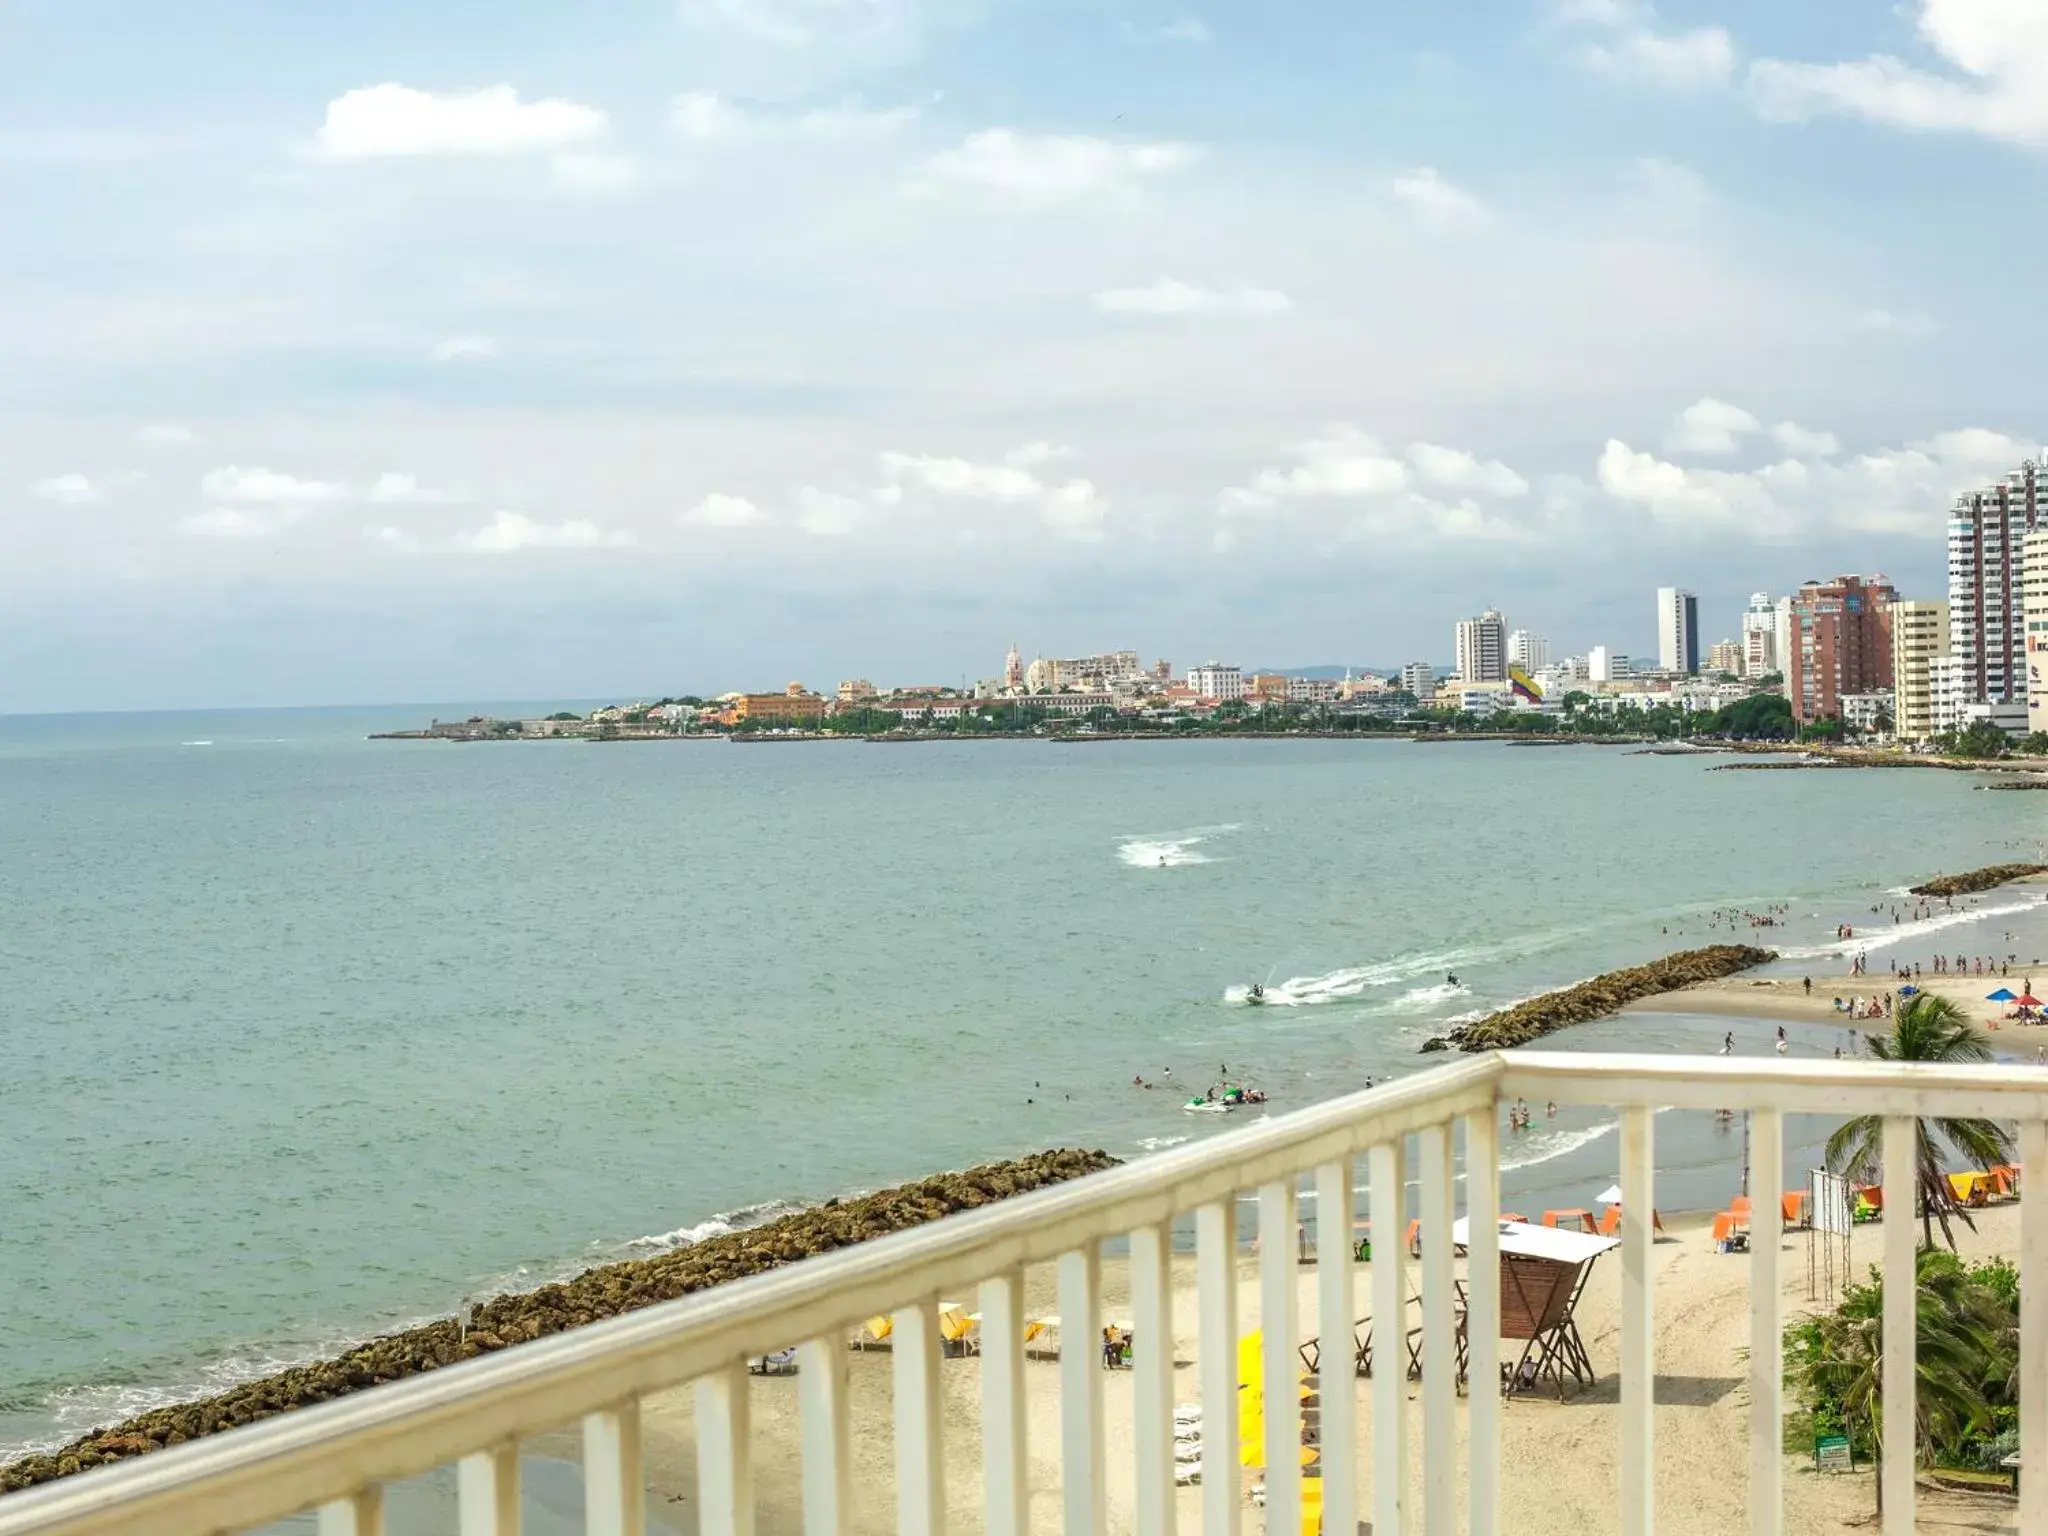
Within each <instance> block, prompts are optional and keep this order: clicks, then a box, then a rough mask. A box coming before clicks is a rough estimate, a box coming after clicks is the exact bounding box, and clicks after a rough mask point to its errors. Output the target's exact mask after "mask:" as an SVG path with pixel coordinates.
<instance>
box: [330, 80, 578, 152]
mask: <svg viewBox="0 0 2048 1536" xmlns="http://www.w3.org/2000/svg"><path fill="white" fill-rule="evenodd" d="M606 126H607V124H606V118H605V115H604V113H602V112H600V111H598V110H597V109H596V108H595V107H586V106H582V105H580V104H578V103H576V102H573V101H562V100H559V99H556V98H552V97H550V98H547V99H545V100H540V101H521V100H520V99H519V93H518V92H517V91H515V90H514V89H513V88H512V87H511V86H509V85H493V86H488V87H486V88H485V89H483V90H480V91H470V92H466V93H450V94H446V95H436V94H434V93H433V92H431V91H416V90H413V89H411V88H410V87H408V86H403V85H399V84H397V83H395V82H389V81H387V82H386V83H384V84H382V85H371V86H363V87H359V88H358V89H356V90H353V91H349V92H347V93H345V94H344V95H341V96H337V97H335V99H334V100H332V101H330V102H329V103H328V104H327V117H326V121H324V122H323V123H322V124H321V125H320V131H319V132H318V133H317V134H316V135H314V141H313V142H314V147H315V148H316V149H317V150H318V151H319V153H320V154H321V155H323V156H324V157H326V158H327V159H330V160H366V159H376V158H382V157H386V156H394V155H504V154H524V153H531V152H534V151H540V150H553V149H562V148H565V147H567V146H569V145H572V144H580V143H583V142H585V141H587V140H590V139H593V138H596V137H598V136H600V135H601V134H603V133H604V131H605V128H606Z"/></svg>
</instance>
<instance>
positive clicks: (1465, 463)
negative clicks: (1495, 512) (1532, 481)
mask: <svg viewBox="0 0 2048 1536" xmlns="http://www.w3.org/2000/svg"><path fill="white" fill-rule="evenodd" d="M1408 462H1409V463H1410V464H1412V465H1414V466H1415V472H1416V473H1417V474H1418V475H1420V476H1421V477H1422V478H1423V480H1425V481H1426V482H1427V483H1429V484H1431V485H1437V486H1442V487H1443V488H1445V489H1446V490H1453V491H1476V492H1478V493H1479V494H1480V495H1482V496H1490V497H1493V498H1495V499H1496V500H1509V499H1512V498H1513V497H1516V496H1526V495H1527V494H1528V493H1529V482H1528V481H1526V480H1524V479H1523V478H1522V477H1521V476H1520V475H1518V474H1516V473H1515V472H1514V471H1513V470H1512V469H1509V468H1508V467H1507V465H1505V464H1503V463H1501V462H1500V460H1498V459H1487V460H1484V461H1481V460H1480V459H1479V458H1477V457H1476V456H1475V455H1473V454H1469V453H1467V452H1465V451H1464V450H1463V449H1461V448H1440V447H1438V446H1437V445H1436V444H1435V443H1410V444H1409V445H1408Z"/></svg>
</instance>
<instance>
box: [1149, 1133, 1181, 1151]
mask: <svg viewBox="0 0 2048 1536" xmlns="http://www.w3.org/2000/svg"><path fill="white" fill-rule="evenodd" d="M1187 1140H1189V1138H1188V1137H1186V1136H1140V1137H1139V1138H1138V1145H1139V1146H1141V1147H1143V1148H1144V1149H1145V1150H1146V1151H1147V1152H1164V1151H1165V1150H1166V1149H1167V1148H1168V1147H1177V1146H1179V1145H1180V1144H1181V1143H1182V1142H1184V1141H1187Z"/></svg>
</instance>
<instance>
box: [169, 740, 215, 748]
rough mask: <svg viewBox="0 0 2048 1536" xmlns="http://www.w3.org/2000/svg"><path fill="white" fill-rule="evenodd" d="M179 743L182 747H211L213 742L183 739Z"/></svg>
mask: <svg viewBox="0 0 2048 1536" xmlns="http://www.w3.org/2000/svg"><path fill="white" fill-rule="evenodd" d="M178 745H179V746H181V747H210V746H212V745H213V743H212V742H210V741H181V742H179V743H178Z"/></svg>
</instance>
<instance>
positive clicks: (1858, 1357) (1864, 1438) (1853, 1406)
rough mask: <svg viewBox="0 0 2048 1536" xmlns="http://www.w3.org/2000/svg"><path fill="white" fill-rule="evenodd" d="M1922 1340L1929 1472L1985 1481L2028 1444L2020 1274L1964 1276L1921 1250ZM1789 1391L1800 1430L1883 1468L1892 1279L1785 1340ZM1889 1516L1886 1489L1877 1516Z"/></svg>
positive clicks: (1990, 1262) (1848, 1295) (2000, 1265)
mask: <svg viewBox="0 0 2048 1536" xmlns="http://www.w3.org/2000/svg"><path fill="white" fill-rule="evenodd" d="M1916 1270H1917V1272H1916V1276H1915V1280H1916V1286H1917V1291H1918V1295H1917V1305H1916V1307H1915V1311H1916V1313H1917V1314H1918V1317H1917V1324H1916V1327H1915V1329H1914V1335H1915V1343H1916V1352H1917V1356H1918V1359H1917V1364H1918V1375H1919V1383H1918V1386H1919V1390H1918V1392H1917V1394H1916V1400H1917V1401H1916V1406H1917V1413H1916V1419H1917V1422H1916V1425H1915V1433H1914V1440H1915V1443H1916V1444H1917V1446H1918V1447H1919V1456H1920V1460H1921V1461H1922V1463H1923V1464H1931V1465H1934V1466H1953V1467H1963V1468H1972V1469H1981V1470H1984V1471H1994V1470H1997V1469H1998V1466H1999V1463H2000V1462H2001V1461H2002V1460H2003V1459H2004V1458H2005V1457H2006V1456H2008V1455H2010V1454H2011V1453H2012V1451H2013V1449H2014V1448H2015V1447H2016V1446H2017V1444H2018V1439H2019V1295H2020V1277H2019V1271H2018V1270H2017V1269H2016V1268H2015V1267H2014V1266H2013V1265H2012V1264H2010V1263H2008V1262H2007V1261H2006V1260H2004V1259H1987V1260H1984V1261H1982V1262H1980V1263H1976V1264H1965V1263H1964V1262H1963V1261H1962V1260H1961V1259H1959V1258H1957V1257H1956V1256H1955V1255H1954V1254H1952V1253H1943V1252H1942V1251H1941V1250H1940V1249H1937V1248H1923V1249H1921V1250H1920V1255H1919V1259H1918V1261H1917V1266H1916ZM1785 1382H1786V1386H1787V1387H1788V1388H1789V1389H1790V1391H1791V1392H1792V1394H1793V1396H1794V1398H1795V1399H1796V1400H1797V1401H1798V1402H1799V1403H1800V1405H1801V1406H1802V1407H1803V1409H1804V1410H1805V1423H1804V1425H1802V1426H1795V1428H1803V1429H1808V1430H1810V1431H1811V1432H1812V1433H1813V1434H1815V1435H1846V1436H1848V1438H1849V1443H1850V1446H1851V1448H1852V1450H1853V1452H1854V1454H1856V1455H1858V1456H1860V1457H1863V1458H1865V1459H1868V1460H1872V1461H1875V1460H1877V1458H1878V1455H1879V1450H1880V1447H1881V1444H1882V1437H1883V1433H1884V1402H1883V1398H1884V1279H1883V1276H1882V1275H1881V1274H1880V1273H1879V1272H1878V1271H1877V1270H1876V1269H1875V1268H1873V1269H1872V1270H1871V1276H1870V1281H1869V1283H1868V1284H1866V1285H1851V1286H1849V1287H1847V1288H1846V1289H1845V1290H1844V1291H1843V1293H1842V1302H1841V1305H1840V1306H1838V1307H1836V1308H1835V1310H1834V1311H1832V1312H1825V1313H1818V1314H1813V1315H1810V1316H1807V1317H1803V1318H1801V1319H1799V1320H1798V1321H1797V1322H1795V1323H1793V1324H1792V1325H1791V1326H1790V1327H1788V1328H1787V1329H1786V1330H1785ZM1883 1509H1884V1491H1883V1480H1882V1479H1881V1478H1880V1479H1879V1484H1878V1510H1879V1512H1880V1513H1882V1512H1883Z"/></svg>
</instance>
